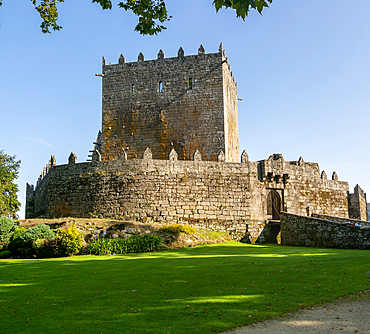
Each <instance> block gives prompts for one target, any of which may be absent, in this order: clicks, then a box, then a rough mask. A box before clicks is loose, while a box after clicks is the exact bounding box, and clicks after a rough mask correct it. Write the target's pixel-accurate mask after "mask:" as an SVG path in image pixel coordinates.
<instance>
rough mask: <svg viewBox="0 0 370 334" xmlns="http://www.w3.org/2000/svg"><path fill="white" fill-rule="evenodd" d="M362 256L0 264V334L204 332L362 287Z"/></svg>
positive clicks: (297, 250) (177, 255) (165, 256)
mask: <svg viewBox="0 0 370 334" xmlns="http://www.w3.org/2000/svg"><path fill="white" fill-rule="evenodd" d="M368 270H370V252H369V251H356V250H336V249H316V248H301V247H284V246H278V245H269V246H268V247H259V246H254V245H245V244H240V243H236V242H229V243H227V244H224V245H209V246H200V247H195V248H188V249H181V250H173V251H166V252H156V253H145V254H129V255H120V256H101V257H98V256H75V257H72V258H58V259H45V260H37V259H32V260H1V261H0V321H1V333H4V334H5V333H59V334H62V333H172V334H173V333H193V332H195V333H211V332H220V331H224V330H226V329H229V328H232V327H236V326H239V325H242V324H247V323H250V322H255V321H258V320H262V319H266V318H268V317H269V316H272V317H273V316H277V315H283V314H285V313H287V312H292V311H295V310H297V309H299V308H302V307H307V306H309V305H313V304H317V303H323V302H325V301H330V300H332V299H333V298H334V297H339V296H342V295H347V294H350V293H352V292H355V291H359V290H365V289H370V278H369V277H368V276H367V275H366V272H367V271H368Z"/></svg>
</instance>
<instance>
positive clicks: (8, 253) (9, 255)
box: [0, 251, 12, 259]
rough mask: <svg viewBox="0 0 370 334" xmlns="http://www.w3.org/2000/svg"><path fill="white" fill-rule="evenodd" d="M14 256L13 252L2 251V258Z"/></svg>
mask: <svg viewBox="0 0 370 334" xmlns="http://www.w3.org/2000/svg"><path fill="white" fill-rule="evenodd" d="M11 256H12V252H10V251H2V252H0V259H8V258H10V257H11Z"/></svg>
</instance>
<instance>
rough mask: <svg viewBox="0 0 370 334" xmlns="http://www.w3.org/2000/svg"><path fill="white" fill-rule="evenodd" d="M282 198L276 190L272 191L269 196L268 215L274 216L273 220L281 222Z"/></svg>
mask: <svg viewBox="0 0 370 334" xmlns="http://www.w3.org/2000/svg"><path fill="white" fill-rule="evenodd" d="M280 211H281V198H280V195H279V193H278V192H277V191H276V190H275V189H271V190H270V192H269V193H268V195H267V215H269V216H272V217H271V218H272V220H280Z"/></svg>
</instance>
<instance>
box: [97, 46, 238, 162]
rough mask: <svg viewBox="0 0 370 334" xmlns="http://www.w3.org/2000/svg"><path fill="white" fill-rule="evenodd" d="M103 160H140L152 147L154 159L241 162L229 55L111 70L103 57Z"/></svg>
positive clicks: (201, 53)
mask: <svg viewBox="0 0 370 334" xmlns="http://www.w3.org/2000/svg"><path fill="white" fill-rule="evenodd" d="M102 109H103V110H102V139H101V144H102V145H101V157H102V160H114V159H115V158H116V156H117V155H118V154H119V153H120V152H121V151H122V149H125V151H126V153H127V156H128V158H129V159H130V158H131V159H132V158H136V157H138V158H141V157H142V156H143V153H144V151H145V149H146V148H147V147H149V148H150V149H151V151H152V153H153V159H168V155H169V153H170V152H171V150H172V149H175V150H176V152H177V153H178V159H179V160H192V158H193V155H194V153H195V151H196V150H198V151H199V152H200V153H201V156H202V160H208V161H217V156H218V154H219V153H220V151H223V152H224V153H225V160H226V161H228V162H238V161H239V129H238V106H237V88H236V82H235V79H234V77H233V76H232V72H230V65H228V61H227V58H226V56H225V51H223V50H222V44H221V45H220V48H219V52H218V53H211V54H206V53H205V50H204V48H203V46H200V48H199V50H198V54H197V55H190V56H185V55H184V50H183V49H182V48H181V47H180V49H179V51H178V55H177V57H173V58H165V56H164V53H163V51H162V50H160V51H159V53H158V57H157V59H155V60H147V61H145V60H144V55H143V54H142V53H140V54H139V56H138V61H137V62H132V63H126V62H125V58H124V57H123V56H122V55H121V56H120V57H119V60H118V64H109V65H106V63H105V59H104V58H103V101H102Z"/></svg>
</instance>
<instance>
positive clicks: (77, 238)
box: [58, 224, 84, 256]
mask: <svg viewBox="0 0 370 334" xmlns="http://www.w3.org/2000/svg"><path fill="white" fill-rule="evenodd" d="M58 236H59V237H60V246H61V248H62V252H63V253H64V254H65V255H67V256H71V255H73V254H77V253H78V252H79V251H80V250H81V249H82V245H83V244H82V243H83V239H84V235H83V233H82V232H81V231H79V230H77V228H76V226H75V225H74V224H73V225H72V226H70V227H69V228H67V229H66V230H59V232H58Z"/></svg>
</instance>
